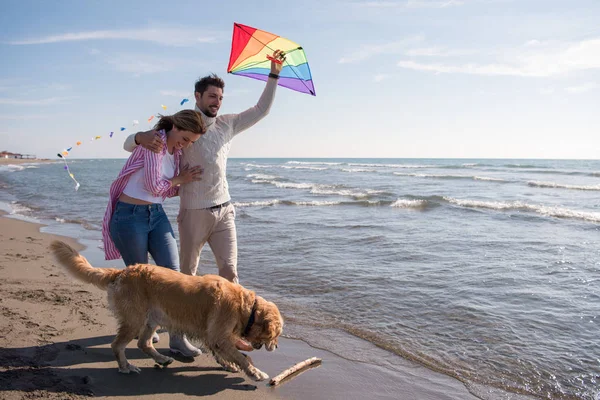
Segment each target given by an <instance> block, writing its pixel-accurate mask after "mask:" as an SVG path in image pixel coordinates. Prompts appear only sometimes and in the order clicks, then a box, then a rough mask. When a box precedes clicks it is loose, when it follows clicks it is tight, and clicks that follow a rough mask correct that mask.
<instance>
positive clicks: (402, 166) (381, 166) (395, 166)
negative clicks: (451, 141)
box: [348, 163, 435, 168]
mask: <svg viewBox="0 0 600 400" xmlns="http://www.w3.org/2000/svg"><path fill="white" fill-rule="evenodd" d="M348 165H349V166H352V167H375V168H377V167H380V168H435V165H423V164H365V163H348Z"/></svg>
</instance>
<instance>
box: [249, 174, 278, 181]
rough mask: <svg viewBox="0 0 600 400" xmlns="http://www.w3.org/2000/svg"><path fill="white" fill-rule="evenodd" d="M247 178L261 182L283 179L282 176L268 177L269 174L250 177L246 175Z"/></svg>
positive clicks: (251, 175) (250, 175)
mask: <svg viewBox="0 0 600 400" xmlns="http://www.w3.org/2000/svg"><path fill="white" fill-rule="evenodd" d="M246 178H252V179H261V180H273V179H281V176H277V175H267V174H249V175H246Z"/></svg>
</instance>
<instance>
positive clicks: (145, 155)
mask: <svg viewBox="0 0 600 400" xmlns="http://www.w3.org/2000/svg"><path fill="white" fill-rule="evenodd" d="M159 133H160V137H161V139H162V141H163V144H164V146H163V148H162V151H161V152H160V153H154V152H152V151H150V150H147V149H144V148H143V147H142V146H137V147H136V148H135V150H133V152H132V153H131V156H129V158H128V159H127V162H125V165H124V166H123V169H122V170H121V172H120V173H119V176H117V179H116V180H115V181H114V182H113V183H112V185H110V194H109V198H108V206H107V207H106V213H105V214H104V220H103V221H102V239H103V241H104V254H105V258H106V259H107V260H116V259H117V258H120V257H121V253H119V250H117V248H116V247H115V244H114V242H113V241H112V239H111V237H110V229H109V226H110V220H111V218H112V215H113V213H114V212H115V207H116V205H117V200H118V199H119V197H120V196H121V194H123V191H124V190H125V187H126V186H127V182H128V181H129V178H131V175H132V174H133V173H134V172H136V171H138V170H140V169H142V168H144V169H145V170H146V171H145V174H144V186H145V188H146V189H147V190H148V191H149V192H150V193H152V194H154V195H155V196H157V197H162V198H163V200H164V199H166V198H167V197H173V196H177V194H178V193H179V187H178V186H173V185H171V181H169V180H167V179H164V178H163V177H162V162H163V157H164V155H165V154H166V152H167V145H166V144H167V135H166V133H165V131H164V130H161V131H159ZM173 153H174V154H173V155H174V156H175V175H173V176H177V175H179V158H180V157H181V150H175V151H174V152H173Z"/></svg>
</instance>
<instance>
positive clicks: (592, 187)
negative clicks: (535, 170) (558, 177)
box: [527, 181, 600, 190]
mask: <svg viewBox="0 0 600 400" xmlns="http://www.w3.org/2000/svg"><path fill="white" fill-rule="evenodd" d="M527 184H528V185H529V186H533V187H541V188H553V189H574V190H600V185H565V184H562V183H555V182H539V181H531V182H527Z"/></svg>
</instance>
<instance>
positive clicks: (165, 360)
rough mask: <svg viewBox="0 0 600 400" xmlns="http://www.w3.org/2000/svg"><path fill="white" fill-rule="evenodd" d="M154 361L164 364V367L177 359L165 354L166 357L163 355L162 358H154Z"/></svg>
mask: <svg viewBox="0 0 600 400" xmlns="http://www.w3.org/2000/svg"><path fill="white" fill-rule="evenodd" d="M154 361H156V363H157V364H160V365H162V366H163V367H166V366H167V365H169V364H171V363H172V362H173V361H175V359H174V358H173V357H167V356H164V357H161V358H159V359H157V360H154Z"/></svg>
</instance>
